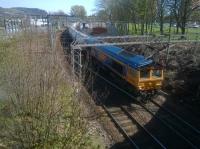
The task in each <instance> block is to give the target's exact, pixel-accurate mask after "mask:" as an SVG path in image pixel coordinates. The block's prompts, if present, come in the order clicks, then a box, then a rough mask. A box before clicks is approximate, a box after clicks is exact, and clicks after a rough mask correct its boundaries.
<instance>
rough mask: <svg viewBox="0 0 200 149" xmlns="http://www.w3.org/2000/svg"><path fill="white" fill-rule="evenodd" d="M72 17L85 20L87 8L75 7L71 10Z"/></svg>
mask: <svg viewBox="0 0 200 149" xmlns="http://www.w3.org/2000/svg"><path fill="white" fill-rule="evenodd" d="M70 14H71V16H74V17H79V18H84V17H85V16H86V15H87V12H86V10H85V8H84V7H83V6H81V5H74V6H72V7H71V10H70Z"/></svg>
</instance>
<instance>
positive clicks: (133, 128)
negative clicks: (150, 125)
mask: <svg viewBox="0 0 200 149" xmlns="http://www.w3.org/2000/svg"><path fill="white" fill-rule="evenodd" d="M103 108H104V109H105V111H106V112H107V114H108V115H109V116H110V118H111V119H112V121H113V122H114V123H115V125H116V127H117V128H118V130H119V131H120V132H121V133H122V135H123V136H124V137H125V138H126V140H127V143H129V144H124V145H125V146H124V147H126V148H131V147H134V148H136V149H139V148H152V149H166V147H165V146H164V145H163V144H162V143H161V142H160V141H159V140H158V139H157V138H156V137H155V136H153V135H152V134H151V133H150V132H149V131H148V130H147V129H146V128H145V127H143V126H142V125H141V124H140V123H139V122H138V121H137V119H136V118H134V117H133V116H132V115H131V113H130V112H129V111H128V110H127V109H126V108H124V107H122V106H121V107H115V108H108V107H106V106H105V105H103ZM138 132H139V133H138ZM137 133H138V135H137V136H135V135H134V134H137Z"/></svg>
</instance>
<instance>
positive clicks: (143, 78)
mask: <svg viewBox="0 0 200 149" xmlns="http://www.w3.org/2000/svg"><path fill="white" fill-rule="evenodd" d="M162 81H163V69H162V67H155V66H149V67H145V68H140V70H139V82H138V88H139V89H140V90H143V91H148V90H154V89H160V88H161V86H162Z"/></svg>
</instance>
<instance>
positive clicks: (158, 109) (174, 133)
mask: <svg viewBox="0 0 200 149" xmlns="http://www.w3.org/2000/svg"><path fill="white" fill-rule="evenodd" d="M93 73H95V72H93ZM95 75H97V76H98V77H100V78H101V79H103V80H104V81H105V82H107V83H108V84H110V85H111V87H114V88H116V89H117V90H119V91H120V92H121V93H123V94H126V96H128V97H130V98H131V99H133V100H135V97H134V96H133V95H132V94H130V93H129V92H127V91H125V90H123V89H121V88H120V87H119V86H118V85H116V84H114V83H112V82H111V81H109V80H107V79H105V78H104V77H102V76H100V75H99V74H97V73H95ZM103 108H104V109H105V111H106V112H107V114H108V115H109V117H110V118H111V119H112V121H113V122H114V123H115V125H116V127H117V128H118V130H119V131H120V132H121V133H122V135H123V136H124V137H125V138H126V140H127V141H128V143H129V145H131V146H132V147H134V148H182V149H189V148H193V149H198V148H199V147H200V133H199V132H200V131H199V129H197V128H195V127H193V126H192V125H191V124H189V123H188V122H186V121H185V120H184V119H182V118H181V117H179V116H178V115H176V114H174V113H172V112H171V111H170V110H168V109H166V108H164V107H162V106H160V105H159V104H157V103H156V102H154V101H150V102H148V103H146V104H144V103H142V102H141V101H137V100H135V103H134V104H131V106H121V105H119V106H118V107H115V108H116V109H117V110H116V109H115V110H113V107H106V105H103ZM144 113H146V114H144ZM143 115H149V116H148V117H150V118H149V120H147V119H148V118H147V119H145V118H142V116H143ZM120 117H122V119H121V118H120ZM123 118H124V119H123ZM125 122H126V125H125V124H124V123H125ZM128 128H129V129H128ZM130 129H132V131H129V130H130ZM134 131H135V132H134ZM141 136H142V137H141Z"/></svg>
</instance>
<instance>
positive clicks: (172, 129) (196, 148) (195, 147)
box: [88, 68, 198, 149]
mask: <svg viewBox="0 0 200 149" xmlns="http://www.w3.org/2000/svg"><path fill="white" fill-rule="evenodd" d="M88 70H89V71H91V72H92V73H94V74H95V75H97V76H98V77H100V78H102V79H103V80H104V81H106V82H107V83H109V84H110V85H112V86H113V87H115V88H116V89H118V90H120V91H122V92H123V93H125V94H126V95H128V96H129V97H131V98H132V99H134V100H135V101H136V102H137V103H138V104H140V106H141V107H143V108H144V109H145V110H146V111H147V112H149V113H150V114H151V115H152V116H154V117H155V118H156V119H157V120H159V121H160V122H161V123H163V124H164V125H165V126H166V127H167V128H169V129H170V130H171V131H173V132H174V133H175V134H176V135H177V136H179V137H180V138H182V139H183V140H184V141H185V142H187V143H188V144H189V145H190V146H191V147H192V148H194V149H198V147H197V146H195V145H194V144H193V143H192V142H190V140H188V139H187V138H186V137H185V136H183V135H182V134H181V133H180V132H178V131H177V130H175V129H174V128H173V127H172V126H170V125H168V124H167V123H166V122H165V121H163V120H162V119H161V118H159V117H158V116H157V115H156V114H154V113H153V112H152V111H151V110H149V109H148V108H147V107H145V106H144V105H143V103H142V102H141V101H138V100H136V99H135V98H136V97H134V96H133V95H131V94H130V93H128V92H127V91H125V90H123V89H121V88H120V87H118V86H117V85H116V84H114V83H112V82H111V81H109V80H107V79H105V78H104V77H102V76H101V75H99V74H97V73H95V72H94V71H92V70H91V69H89V68H88Z"/></svg>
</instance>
